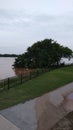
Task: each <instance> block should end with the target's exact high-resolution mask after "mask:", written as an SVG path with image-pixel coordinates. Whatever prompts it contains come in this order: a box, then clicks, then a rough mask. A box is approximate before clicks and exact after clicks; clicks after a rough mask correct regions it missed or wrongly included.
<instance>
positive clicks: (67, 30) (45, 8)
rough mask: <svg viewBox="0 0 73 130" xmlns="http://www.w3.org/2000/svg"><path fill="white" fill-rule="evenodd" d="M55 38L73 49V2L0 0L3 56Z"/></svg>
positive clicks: (72, 0)
mask: <svg viewBox="0 0 73 130" xmlns="http://www.w3.org/2000/svg"><path fill="white" fill-rule="evenodd" d="M45 38H52V39H53V40H55V41H57V42H59V43H60V44H61V45H64V46H68V47H70V48H71V49H72V50H73V0H0V53H16V54H20V53H23V52H25V51H26V49H27V47H28V46H31V45H32V44H33V43H34V42H37V41H39V40H44V39H45Z"/></svg>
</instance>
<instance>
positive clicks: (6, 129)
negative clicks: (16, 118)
mask: <svg viewBox="0 0 73 130" xmlns="http://www.w3.org/2000/svg"><path fill="white" fill-rule="evenodd" d="M0 130H20V129H19V128H17V127H16V126H15V125H14V124H12V123H11V122H10V121H8V120H7V119H5V118H4V117H3V116H2V115H0Z"/></svg>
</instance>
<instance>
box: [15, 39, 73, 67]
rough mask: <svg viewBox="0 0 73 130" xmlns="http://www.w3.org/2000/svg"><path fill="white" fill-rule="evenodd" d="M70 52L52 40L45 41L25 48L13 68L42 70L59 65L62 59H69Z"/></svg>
mask: <svg viewBox="0 0 73 130" xmlns="http://www.w3.org/2000/svg"><path fill="white" fill-rule="evenodd" d="M71 56H72V50H71V49H69V48H68V47H63V46H61V45H60V44H58V43H57V42H55V41H54V40H52V39H45V40H43V41H38V42H36V43H34V44H33V45H32V46H31V47H28V48H27V52H26V53H24V54H22V55H20V56H18V57H17V58H16V60H15V63H14V66H15V67H25V68H43V67H49V66H53V65H59V64H60V60H61V58H62V57H66V58H70V57H71Z"/></svg>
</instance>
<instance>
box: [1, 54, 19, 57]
mask: <svg viewBox="0 0 73 130" xmlns="http://www.w3.org/2000/svg"><path fill="white" fill-rule="evenodd" d="M0 57H18V55H17V54H0Z"/></svg>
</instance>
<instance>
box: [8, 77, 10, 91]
mask: <svg viewBox="0 0 73 130" xmlns="http://www.w3.org/2000/svg"><path fill="white" fill-rule="evenodd" d="M9 88H10V79H9V78H8V89H9Z"/></svg>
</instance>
